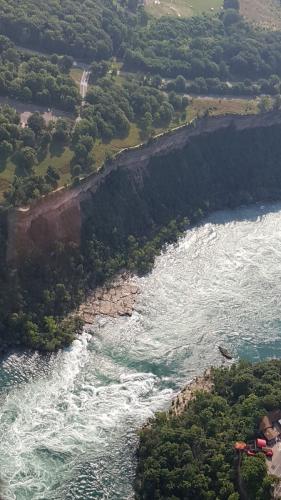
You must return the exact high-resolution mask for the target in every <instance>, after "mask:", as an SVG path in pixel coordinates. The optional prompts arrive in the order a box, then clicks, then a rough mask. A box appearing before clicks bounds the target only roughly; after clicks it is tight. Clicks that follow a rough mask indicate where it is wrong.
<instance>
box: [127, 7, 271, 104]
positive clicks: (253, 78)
mask: <svg viewBox="0 0 281 500" xmlns="http://www.w3.org/2000/svg"><path fill="white" fill-rule="evenodd" d="M231 4H232V3H231V2H230V4H229V3H228V2H225V6H226V7H227V6H228V5H231ZM235 4H236V6H238V5H239V4H238V2H237V3H236V2H233V6H235ZM280 48H281V33H280V32H279V31H274V32H268V31H264V30H261V29H258V28H254V27H253V26H252V25H251V24H249V23H248V22H247V20H245V19H244V18H242V17H241V16H240V15H239V12H238V10H237V9H233V8H232V9H225V10H224V11H223V12H222V14H220V15H219V16H217V17H212V16H198V17H193V18H190V19H176V18H161V19H160V20H149V21H148V22H147V23H146V25H145V26H144V27H140V28H139V30H138V32H137V33H136V35H135V38H134V40H133V43H132V44H131V46H130V47H128V48H127V50H126V52H125V55H124V61H125V66H126V67H127V68H131V69H134V70H135V71H143V72H145V73H153V74H158V75H160V76H161V77H166V78H168V79H176V78H177V77H178V76H179V75H181V76H182V77H184V78H185V79H187V82H186V84H185V86H184V85H182V86H181V89H179V90H181V91H188V92H194V93H208V92H211V93H212V92H213V93H218V94H223V93H225V94H248V95H249V94H252V95H257V94H259V93H269V94H278V93H279V92H280V76H281V69H280V68H281V65H280V61H281V60H280V57H281V56H280ZM167 88H168V89H173V90H175V88H177V87H176V86H175V83H174V82H169V85H167Z"/></svg>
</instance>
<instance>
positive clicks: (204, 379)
mask: <svg viewBox="0 0 281 500" xmlns="http://www.w3.org/2000/svg"><path fill="white" fill-rule="evenodd" d="M213 386H214V382H213V377H212V371H211V369H208V370H206V371H205V372H204V374H203V375H202V376H201V377H196V378H195V379H193V380H192V381H191V382H190V383H189V384H187V385H186V386H185V387H184V388H183V389H182V390H181V391H180V392H179V393H178V394H177V395H176V397H175V398H174V399H173V401H172V404H171V408H170V410H169V415H171V416H179V415H181V414H182V413H183V412H184V410H185V409H186V407H187V406H188V403H189V401H192V399H194V398H195V396H196V392H198V391H204V392H211V390H212V388H213Z"/></svg>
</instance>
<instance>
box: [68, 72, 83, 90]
mask: <svg viewBox="0 0 281 500" xmlns="http://www.w3.org/2000/svg"><path fill="white" fill-rule="evenodd" d="M69 75H70V77H71V78H72V80H74V81H75V83H76V85H78V86H79V87H80V82H81V78H82V75H83V69H81V68H71V70H70V73H69Z"/></svg>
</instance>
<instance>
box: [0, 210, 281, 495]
mask: <svg viewBox="0 0 281 500" xmlns="http://www.w3.org/2000/svg"><path fill="white" fill-rule="evenodd" d="M138 282H139V285H140V288H141V294H140V296H139V298H138V302H137V306H136V310H135V312H134V314H133V316H132V317H131V318H120V319H117V320H110V319H104V318H102V319H100V320H99V321H98V324H97V325H96V326H95V327H94V328H93V331H92V332H84V334H83V335H82V336H81V337H80V338H79V339H78V340H76V341H75V342H74V344H73V346H72V347H71V348H69V349H67V350H65V351H62V352H59V353H58V354H53V355H50V356H49V357H42V356H40V355H39V354H36V353H27V352H26V353H21V354H12V355H10V356H9V357H7V358H6V359H5V360H4V362H3V363H2V365H1V368H0V438H1V439H0V473H1V480H2V490H3V493H2V495H3V499H4V500H15V499H16V500H90V499H104V500H105V499H110V500H118V499H121V500H128V499H131V498H133V489H132V483H133V476H134V467H135V450H136V445H137V429H138V428H139V427H140V426H141V425H142V424H143V423H144V422H145V421H146V419H147V418H149V417H151V416H152V415H153V412H155V411H156V410H161V409H166V408H167V407H168V406H169V404H170V401H171V399H172V397H173V395H174V394H175V392H176V391H178V390H179V388H180V387H181V386H182V385H183V384H185V383H186V382H187V381H188V380H190V379H192V378H193V377H194V376H195V375H196V374H199V373H201V372H202V371H203V370H204V369H205V368H207V367H208V366H210V365H211V364H219V363H221V362H222V358H221V357H220V354H219V352H218V349H217V346H218V345H219V344H222V345H224V346H225V347H227V348H228V349H229V350H230V351H231V352H232V353H233V354H234V357H235V358H238V357H246V358H248V359H252V360H258V359H262V358H265V357H267V356H276V357H279V356H280V355H281V204H272V205H266V206H261V205H256V206H253V207H249V208H240V209H239V210H236V211H227V212H218V213H215V214H213V215H211V216H210V217H208V218H207V219H206V220H204V221H203V223H202V224H201V225H200V226H199V227H197V228H194V229H191V230H189V231H187V233H186V234H185V236H184V237H183V238H182V239H181V240H180V241H179V243H178V244H177V245H174V246H169V247H168V248H167V249H166V250H165V252H163V254H162V255H161V256H160V257H158V258H157V260H156V263H155V267H154V270H153V272H152V273H151V274H150V275H148V276H146V277H144V278H140V279H138Z"/></svg>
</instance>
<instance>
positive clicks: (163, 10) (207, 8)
mask: <svg viewBox="0 0 281 500" xmlns="http://www.w3.org/2000/svg"><path fill="white" fill-rule="evenodd" d="M145 3H146V10H147V11H148V12H149V13H150V14H152V15H153V16H156V17H161V16H173V17H191V16H195V15H198V14H202V12H218V11H219V10H220V9H221V7H222V5H223V0H146V2H145Z"/></svg>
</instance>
